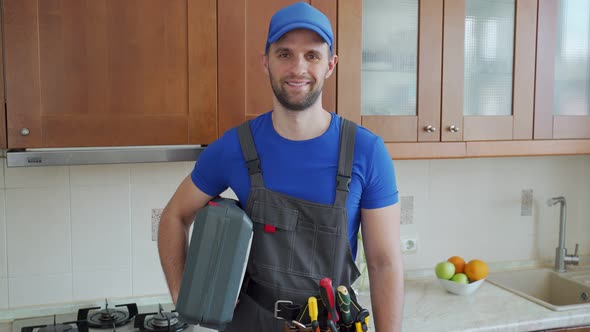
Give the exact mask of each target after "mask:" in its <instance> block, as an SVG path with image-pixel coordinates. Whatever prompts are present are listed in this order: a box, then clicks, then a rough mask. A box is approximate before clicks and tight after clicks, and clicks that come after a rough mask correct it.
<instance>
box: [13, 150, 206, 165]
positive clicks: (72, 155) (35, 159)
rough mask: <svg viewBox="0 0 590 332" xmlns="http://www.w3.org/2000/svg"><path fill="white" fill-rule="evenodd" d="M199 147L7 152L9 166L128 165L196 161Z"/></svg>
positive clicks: (199, 151)
mask: <svg viewBox="0 0 590 332" xmlns="http://www.w3.org/2000/svg"><path fill="white" fill-rule="evenodd" d="M204 149H205V146H202V145H157V146H124V147H89V148H58V149H46V148H38V149H24V150H8V151H7V152H6V164H7V166H8V167H38V166H66V165H98V164H128V163H150V162H172V161H195V160H197V158H198V157H199V155H200V154H201V152H202V151H203V150H204Z"/></svg>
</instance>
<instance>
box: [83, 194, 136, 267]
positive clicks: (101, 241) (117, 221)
mask: <svg viewBox="0 0 590 332" xmlns="http://www.w3.org/2000/svg"><path fill="white" fill-rule="evenodd" d="M131 247H132V244H131V220H130V199H129V184H119V185H101V186H72V255H73V270H74V272H80V271H94V270H97V269H129V268H130V262H131Z"/></svg>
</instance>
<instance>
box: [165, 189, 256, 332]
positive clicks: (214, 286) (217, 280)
mask: <svg viewBox="0 0 590 332" xmlns="http://www.w3.org/2000/svg"><path fill="white" fill-rule="evenodd" d="M251 244H252V221H251V220H250V218H249V217H248V216H247V215H246V213H245V212H244V211H243V210H242V209H241V208H240V207H239V206H238V204H237V202H236V201H235V200H232V199H227V198H221V197H218V198H215V199H213V200H212V201H211V202H209V204H207V205H206V206H205V207H203V208H202V209H200V210H199V211H198V212H197V214H196V216H195V221H194V224H193V233H192V236H191V240H190V245H189V248H188V253H187V257H186V262H185V265H184V272H183V275H182V283H181V286H180V293H179V294H178V301H177V304H176V311H177V312H178V314H179V318H180V319H181V320H182V321H184V322H186V323H189V324H193V325H201V326H204V327H207V328H212V329H216V330H224V329H225V328H226V326H227V324H229V323H230V322H231V320H232V317H233V312H234V308H235V305H236V302H237V299H238V295H239V292H240V287H241V285H242V279H243V278H244V273H245V272H246V264H247V262H248V256H249V253H250V246H251Z"/></svg>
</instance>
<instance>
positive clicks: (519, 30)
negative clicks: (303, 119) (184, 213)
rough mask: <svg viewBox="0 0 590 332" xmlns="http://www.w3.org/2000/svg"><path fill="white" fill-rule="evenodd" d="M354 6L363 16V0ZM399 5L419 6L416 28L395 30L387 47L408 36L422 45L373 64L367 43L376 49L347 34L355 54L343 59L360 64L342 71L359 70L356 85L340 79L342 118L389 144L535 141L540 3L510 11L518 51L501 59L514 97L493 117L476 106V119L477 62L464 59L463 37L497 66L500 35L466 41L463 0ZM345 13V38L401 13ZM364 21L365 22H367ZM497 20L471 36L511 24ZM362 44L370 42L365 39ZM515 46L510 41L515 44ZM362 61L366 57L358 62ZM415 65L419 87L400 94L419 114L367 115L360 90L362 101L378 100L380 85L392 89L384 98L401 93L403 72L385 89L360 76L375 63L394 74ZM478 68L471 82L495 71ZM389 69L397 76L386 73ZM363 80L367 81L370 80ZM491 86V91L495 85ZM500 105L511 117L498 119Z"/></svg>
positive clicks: (523, 2) (527, 1) (531, 0)
mask: <svg viewBox="0 0 590 332" xmlns="http://www.w3.org/2000/svg"><path fill="white" fill-rule="evenodd" d="M364 1H365V3H364V7H365V8H371V7H370V6H368V3H369V2H375V3H377V2H379V1H378V0H364ZM355 2H356V3H357V7H358V8H359V9H360V11H362V8H361V7H363V2H362V1H355ZM399 3H400V9H402V8H404V7H408V6H411V5H415V7H416V8H417V11H416V15H417V26H408V27H400V28H399V29H398V30H397V31H393V32H391V36H390V37H389V38H388V39H386V41H390V42H391V43H392V47H393V46H395V43H396V41H398V40H401V42H403V39H404V38H406V39H407V38H408V37H407V35H408V34H414V35H416V36H414V37H415V38H416V39H417V43H416V44H415V45H414V44H410V45H409V47H399V48H398V49H397V50H394V51H393V52H395V54H393V55H392V56H391V57H390V59H385V60H383V59H380V60H376V61H375V60H374V59H371V57H370V55H371V54H370V53H371V52H372V51H374V52H375V53H376V52H377V51H379V48H377V47H375V46H373V45H370V46H369V47H371V46H373V47H375V48H376V50H373V49H370V48H367V47H365V45H363V43H362V42H361V40H360V39H362V38H361V37H362V36H361V35H360V34H356V35H352V36H351V35H349V34H346V36H347V37H348V38H347V40H342V41H341V44H342V43H346V44H345V47H346V48H347V50H350V52H349V53H350V54H346V55H347V56H349V57H355V62H354V63H355V64H357V66H356V67H355V66H350V63H341V66H340V72H341V73H342V71H345V70H346V71H354V72H355V77H356V78H357V79H347V80H346V81H344V80H343V81H340V80H339V87H338V88H339V91H342V90H344V91H351V93H350V94H351V95H348V96H345V97H344V98H346V99H347V100H346V102H343V103H342V104H343V105H342V107H340V106H341V105H339V111H340V112H341V114H345V115H346V116H348V117H350V118H352V119H354V120H355V121H357V122H359V123H361V124H362V125H363V126H365V127H367V128H368V129H370V130H372V131H373V132H375V133H377V134H379V135H380V136H381V137H383V139H384V140H385V141H386V142H439V141H443V142H447V141H459V142H462V141H470V140H500V139H502V140H506V139H532V134H533V131H532V123H533V122H532V121H533V116H532V113H533V102H534V98H533V97H534V94H533V93H534V90H533V89H534V86H533V85H532V84H530V83H531V82H533V81H534V61H531V59H534V56H535V47H534V46H535V45H534V41H535V33H536V31H535V29H536V10H537V6H536V0H519V1H517V3H516V7H515V8H513V10H512V13H513V15H514V17H509V18H508V19H511V20H512V22H515V24H513V25H512V26H511V27H512V31H508V33H510V34H511V35H512V34H514V35H515V36H516V39H515V44H514V45H513V46H514V52H510V54H509V55H508V57H504V58H508V59H501V60H508V61H504V62H506V63H505V64H502V65H503V67H504V68H507V69H508V73H509V75H510V76H508V77H506V78H507V81H508V84H509V85H510V84H512V81H514V94H513V97H512V94H511V93H510V92H509V94H508V99H509V100H508V103H504V105H498V106H495V108H496V109H491V112H492V114H491V115H492V116H488V115H483V114H482V115H479V114H477V111H478V108H477V107H473V109H475V111H476V114H469V115H466V114H465V107H464V104H466V103H464V90H465V81H464V77H465V76H466V75H465V64H466V61H467V60H469V61H472V62H475V61H473V58H471V59H465V56H464V55H465V45H466V38H468V37H471V39H468V42H469V41H471V40H473V38H475V37H477V38H479V40H478V41H479V43H480V44H481V45H484V47H487V48H486V49H485V50H486V51H488V53H489V56H490V60H494V58H497V57H498V58H499V56H498V53H501V52H499V51H498V49H497V48H499V47H498V45H497V44H499V41H498V38H500V37H501V36H497V35H495V34H491V33H488V34H487V35H486V34H485V33H479V34H477V35H474V36H467V37H466V30H465V26H466V0H445V1H442V0H437V1H418V0H414V1H411V0H406V1H399ZM488 4H489V5H490V7H492V8H493V7H494V6H498V5H497V4H495V3H492V2H488ZM348 12H349V13H348V14H345V13H343V12H341V13H340V16H341V17H340V20H341V21H340V24H339V26H341V27H342V26H348V28H347V32H350V30H352V29H358V28H359V27H361V26H363V28H365V29H367V30H368V31H369V29H371V26H370V25H372V24H374V25H376V26H383V24H380V23H379V22H378V21H379V20H378V17H379V16H382V15H389V16H395V12H396V10H395V9H394V8H392V10H391V11H390V12H389V13H383V12H382V11H381V8H380V7H375V8H373V9H372V10H370V11H367V12H366V13H365V12H363V15H362V16H359V15H356V14H353V13H356V12H352V13H351V12H350V11H348ZM365 15H366V16H368V17H366V18H365ZM492 15H493V13H492V14H490V17H489V19H487V18H486V20H485V22H477V21H475V20H474V21H475V22H473V30H476V29H479V30H483V29H485V28H490V27H491V28H495V29H498V30H499V29H500V28H497V27H496V26H495V25H493V26H484V27H479V26H478V24H479V25H483V24H484V23H488V24H489V22H491V23H496V22H499V24H502V23H503V22H504V21H506V19H507V18H505V17H496V16H492ZM481 16H482V15H480V17H481ZM376 17H377V19H376ZM363 18H365V20H366V21H367V22H365V23H364V25H363V22H362V20H363ZM391 19H392V21H396V18H395V17H392V18H391ZM375 21H377V22H375ZM481 21H483V20H481ZM443 22H444V23H443ZM410 23H413V22H410ZM351 26H352V27H351ZM377 29H378V28H377V27H375V28H374V29H372V30H377ZM479 30H478V31H479ZM488 30H490V29H488ZM493 32H496V30H493ZM364 37H365V39H367V38H372V37H371V32H370V31H369V32H367V33H366V34H365V35H364ZM509 37H510V36H509ZM486 38H489V39H492V38H493V40H489V41H488V40H486ZM508 42H510V41H508ZM398 43H399V41H398ZM365 44H367V42H366V41H365ZM510 44H512V43H511V42H510ZM404 46H405V45H404ZM341 47H343V46H341ZM363 47H364V48H363ZM412 47H415V48H416V52H415V56H416V58H415V59H413V60H412V59H408V57H407V55H405V54H407V51H406V49H407V48H412ZM361 48H363V52H364V53H363V54H361V52H359V51H358V50H359V49H361ZM481 49H482V47H481V46H480V47H477V45H476V47H474V49H473V52H481V51H482V50H481ZM504 53H506V52H504ZM481 57H482V56H481V55H480V56H479V58H481ZM358 58H362V59H360V60H359V59H358ZM382 58H383V57H382ZM387 60H390V61H391V62H390V63H387V62H386V61H387ZM410 60H411V61H414V62H416V64H417V72H416V73H415V75H416V78H417V82H418V83H417V87H416V88H415V89H412V88H411V86H410V88H405V89H404V90H402V92H403V94H408V93H409V97H407V98H406V99H408V98H409V99H412V98H415V103H414V105H415V108H414V109H413V110H412V113H413V114H403V115H400V114H396V113H397V112H396V111H397V110H396V109H395V108H396V105H392V106H391V108H390V109H392V111H391V112H390V113H389V114H379V115H374V114H366V113H368V112H367V110H366V109H367V108H368V105H370V104H369V103H368V102H362V103H361V99H362V95H361V93H360V91H361V90H363V89H364V90H363V94H364V96H365V98H367V99H369V98H371V96H367V95H370V94H373V91H372V90H374V89H376V88H379V85H380V84H381V85H384V84H389V86H388V89H387V90H384V92H383V93H382V95H385V94H399V92H398V91H399V90H400V84H399V82H398V81H399V80H400V76H402V75H403V74H402V73H401V70H399V69H398V70H397V71H398V75H397V79H392V80H391V81H394V80H395V81H396V83H398V84H395V83H391V82H385V81H384V82H383V83H379V84H374V86H371V87H370V88H369V87H368V86H364V87H361V86H359V82H361V81H364V80H362V79H360V76H361V75H365V72H373V71H374V70H375V69H372V68H374V67H375V65H376V64H377V65H378V66H380V67H384V66H387V65H389V66H390V67H394V68H395V67H399V65H398V64H397V63H401V62H403V61H405V62H407V61H410ZM476 60H477V59H476ZM512 60H514V63H515V66H514V67H515V70H514V74H513V75H512ZM342 61H343V62H344V61H345V59H342ZM371 61H375V62H371ZM351 63H352V62H351ZM492 64H493V63H492ZM347 65H348V66H347ZM359 65H360V66H359ZM359 67H360V68H361V71H362V72H363V73H362V74H361V72H359V71H358V68H359ZM480 67H482V66H480ZM366 68H368V69H366ZM476 70H478V71H479V72H476V73H475V74H474V75H473V76H480V77H481V76H483V74H486V72H485V71H488V70H489V71H490V72H494V71H495V70H496V69H495V68H493V67H492V66H489V65H488V66H486V67H485V68H477V69H476ZM384 71H396V70H395V69H390V70H387V69H385V70H384ZM410 74H411V73H410ZM348 75H349V76H352V73H349V74H348ZM496 76H499V75H496ZM504 76H506V75H504ZM505 80H506V79H505ZM366 81H367V82H366V83H370V80H366ZM489 81H490V80H488V82H489ZM470 83H471V85H475V84H473V83H472V82H470ZM486 83H487V82H485V81H484V82H483V84H482V85H484V86H482V87H481V88H480V90H484V89H486V88H489V87H490V86H491V84H488V86H485V84H486ZM367 85H369V84H367ZM402 88H403V86H402ZM491 88H494V87H493V86H491ZM508 89H511V86H509V87H508ZM366 90H368V91H366ZM412 90H414V91H412ZM473 90H475V89H473ZM480 95H485V91H484V92H483V93H480ZM379 97H381V99H385V98H386V97H382V96H376V97H375V98H379ZM494 97H495V96H492V99H496V98H494ZM512 98H513V99H512ZM505 99H507V98H505ZM395 102H396V100H393V99H392V104H394V103H395ZM345 105H346V106H345ZM488 105H489V103H488ZM506 106H507V107H506ZM500 107H503V109H502V110H501V112H503V113H507V114H506V115H498V114H496V112H497V108H500ZM488 108H490V107H488ZM382 113H384V112H382ZM402 113H403V112H402ZM406 113H407V112H406ZM472 113H473V112H472ZM429 128H430V129H429ZM451 128H456V129H451Z"/></svg>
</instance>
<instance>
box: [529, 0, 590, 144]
mask: <svg viewBox="0 0 590 332" xmlns="http://www.w3.org/2000/svg"><path fill="white" fill-rule="evenodd" d="M589 40H590V2H589V1H587V0H559V1H540V2H539V31H538V43H537V54H538V57H537V67H536V73H537V75H536V82H535V87H536V91H537V93H536V95H535V99H536V100H535V105H536V106H535V134H534V137H535V139H578V138H590V100H589V99H590V50H589Z"/></svg>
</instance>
